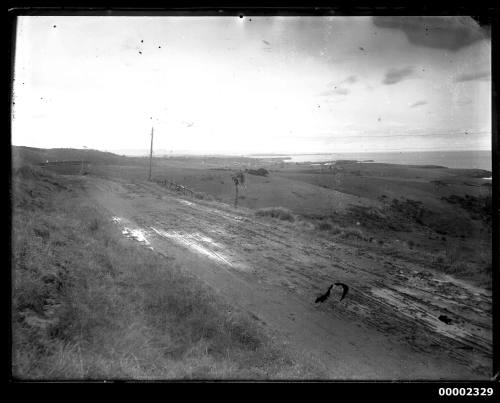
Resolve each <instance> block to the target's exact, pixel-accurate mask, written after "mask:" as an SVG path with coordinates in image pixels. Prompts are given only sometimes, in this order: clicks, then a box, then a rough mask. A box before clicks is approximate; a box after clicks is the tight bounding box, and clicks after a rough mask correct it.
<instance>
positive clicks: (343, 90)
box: [319, 87, 350, 97]
mask: <svg viewBox="0 0 500 403" xmlns="http://www.w3.org/2000/svg"><path fill="white" fill-rule="evenodd" d="M349 92H350V90H349V89H347V88H342V87H335V88H332V89H331V90H326V91H324V92H322V93H320V94H319V95H320V96H322V97H328V96H331V95H347V94H349Z"/></svg>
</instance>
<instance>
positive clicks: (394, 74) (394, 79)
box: [382, 67, 413, 85]
mask: <svg viewBox="0 0 500 403" xmlns="http://www.w3.org/2000/svg"><path fill="white" fill-rule="evenodd" d="M412 75H413V67H403V68H401V69H398V68H392V69H389V70H387V71H386V73H385V77H384V80H383V81H382V83H383V84H387V85H390V84H396V83H399V82H400V81H403V80H404V79H407V78H410V77H411V76H412Z"/></svg>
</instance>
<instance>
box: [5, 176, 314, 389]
mask: <svg viewBox="0 0 500 403" xmlns="http://www.w3.org/2000/svg"><path fill="white" fill-rule="evenodd" d="M67 181H69V180H68V179H64V180H63V179H61V178H58V177H57V176H54V175H46V174H42V173H40V172H38V171H28V172H25V173H24V174H19V175H17V177H16V178H15V187H14V189H15V196H16V197H15V209H14V215H13V306H12V309H13V310H12V322H13V342H14V343H13V374H14V376H15V377H17V378H22V379H103V378H105V379H112V378H113V379H117V378H118V379H180V378H182V379H193V378H197V379H200V378H201V379H209V378H224V379H240V378H249V379H259V378H274V379H279V378H285V379H292V378H303V377H311V376H312V375H311V373H310V372H308V370H306V369H304V368H303V367H301V366H300V365H298V364H296V363H295V362H294V361H292V360H291V359H290V358H289V357H288V356H287V355H286V354H285V353H284V352H283V350H282V349H281V347H279V346H278V344H277V343H276V342H275V341H273V340H272V339H271V338H270V337H269V336H268V335H266V334H264V333H263V331H262V330H259V328H258V327H256V325H255V324H254V323H252V322H251V321H250V319H248V317H247V316H245V315H244V314H243V313H241V312H238V311H237V310H235V309H233V308H232V307H229V306H227V305H226V304H225V302H224V301H222V300H221V299H219V298H218V297H216V296H214V294H213V293H212V292H211V291H210V290H209V289H207V288H206V287H205V286H204V285H203V284H201V283H200V282H199V281H198V280H196V279H195V278H191V277H188V276H186V275H185V274H184V273H182V272H181V271H180V270H179V269H178V268H176V267H175V265H174V264H172V263H171V261H168V262H167V261H165V259H163V258H161V257H159V256H158V255H156V254H155V253H153V252H152V251H150V250H149V249H146V248H143V247H141V246H139V245H137V244H135V243H134V242H133V241H131V240H128V239H123V238H122V237H120V236H119V234H118V231H117V229H116V227H114V226H113V224H112V223H111V221H110V220H109V217H106V216H105V215H103V213H102V212H101V211H99V210H97V209H96V208H95V206H93V205H92V203H91V202H90V201H88V200H87V199H86V198H85V194H84V190H83V188H81V187H80V188H79V187H78V183H77V180H76V179H74V180H73V182H72V183H68V182H67ZM51 182H52V183H51ZM61 186H62V187H61ZM65 189H71V190H72V191H71V192H69V191H68V190H65ZM314 376H316V374H315V375H314Z"/></svg>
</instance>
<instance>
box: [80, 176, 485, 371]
mask: <svg viewBox="0 0 500 403" xmlns="http://www.w3.org/2000/svg"><path fill="white" fill-rule="evenodd" d="M87 181H88V182H87V185H88V189H89V191H90V192H91V194H92V195H93V197H94V198H95V200H96V201H97V202H98V203H100V204H101V205H102V206H103V207H104V208H106V209H107V210H108V211H109V213H110V219H111V217H112V216H114V217H118V218H119V222H117V225H119V226H121V227H122V228H121V229H122V231H124V230H125V232H124V235H128V236H129V237H135V238H136V239H138V240H139V241H142V243H143V244H145V246H147V247H150V248H152V249H153V252H158V253H161V254H162V255H164V256H170V257H173V258H174V259H175V261H176V262H178V263H179V264H180V265H181V266H182V267H183V269H185V270H187V271H190V272H191V273H193V274H195V275H197V276H198V277H199V278H201V279H202V280H203V281H205V282H207V283H208V284H209V285H210V286H211V287H212V288H214V289H215V290H217V292H219V293H220V294H222V295H223V296H224V297H225V298H226V299H227V300H228V301H229V302H230V303H234V304H237V305H238V306H239V307H241V308H242V309H244V310H246V311H248V312H249V313H251V314H252V316H253V317H256V318H258V319H259V320H260V321H261V322H262V324H263V325H264V326H267V327H268V328H269V329H271V330H272V331H275V332H278V334H281V335H282V338H283V340H286V342H287V343H288V344H289V346H290V348H291V350H293V351H295V353H296V354H297V355H298V356H299V357H301V358H303V359H307V360H309V362H311V363H313V364H314V365H316V366H317V367H318V368H320V369H321V371H323V373H325V374H326V376H327V377H329V378H336V379H476V378H488V376H489V373H490V368H491V355H492V354H491V349H492V347H491V340H492V332H491V294H489V293H487V292H486V291H484V290H482V289H478V288H475V287H473V286H471V285H468V284H466V283H463V282H459V281H457V280H455V279H453V278H452V277H450V276H445V275H442V274H439V273H436V272H433V271H431V270H428V269H426V268H423V267H419V266H418V265H416V264H414V263H412V264H410V263H408V262H405V261H402V260H400V259H396V258H394V259H393V258H388V257H387V256H384V255H378V254H376V253H375V252H373V251H366V250H360V249H356V248H354V247H352V246H347V245H342V244H336V243H333V242H329V241H328V240H326V239H325V238H320V237H316V236H315V235H314V233H312V232H310V231H306V230H301V229H300V228H297V227H295V226H294V225H292V224H287V223H279V222H274V221H272V222H271V221H266V220H260V219H256V217H255V216H254V215H253V214H252V212H251V211H250V210H247V209H238V210H235V209H233V208H231V206H228V205H224V204H221V203H212V202H205V201H199V200H192V199H187V198H183V197H180V196H178V195H177V194H175V193H171V192H169V191H167V190H165V189H163V188H161V187H160V186H157V185H155V184H151V183H126V182H122V181H121V182H118V181H108V180H104V179H97V178H90V177H89V178H87ZM133 231H138V232H135V234H137V233H139V234H141V235H140V237H144V239H141V238H140V237H137V236H134V232H133ZM144 240H147V244H146V242H145V241H144ZM336 281H342V282H345V283H347V284H349V286H350V287H351V290H350V293H349V295H348V297H347V298H346V299H344V300H343V301H342V302H339V301H338V300H339V297H340V289H338V288H334V289H333V290H332V296H331V298H330V299H329V300H328V301H327V302H326V303H325V304H322V305H319V306H317V305H315V304H314V299H315V298H316V296H317V295H319V294H321V293H323V292H324V291H325V290H326V288H327V287H328V285H329V284H331V283H333V282H336ZM442 314H445V315H447V316H448V317H449V318H451V320H452V322H451V324H449V325H447V324H444V323H443V322H441V321H440V320H439V319H438V318H439V316H440V315H442Z"/></svg>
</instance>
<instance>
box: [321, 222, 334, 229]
mask: <svg viewBox="0 0 500 403" xmlns="http://www.w3.org/2000/svg"><path fill="white" fill-rule="evenodd" d="M332 228H333V227H332V224H330V223H329V222H325V221H322V222H320V223H319V225H318V229H319V230H321V231H329V230H331V229H332Z"/></svg>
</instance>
